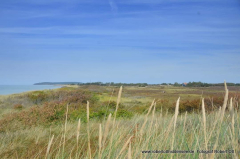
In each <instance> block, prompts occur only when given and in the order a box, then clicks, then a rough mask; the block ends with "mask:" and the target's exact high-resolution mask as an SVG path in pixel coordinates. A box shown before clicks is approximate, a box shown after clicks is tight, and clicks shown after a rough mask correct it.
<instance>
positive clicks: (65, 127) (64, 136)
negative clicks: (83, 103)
mask: <svg viewBox="0 0 240 159" xmlns="http://www.w3.org/2000/svg"><path fill="white" fill-rule="evenodd" d="M67 117H68V104H67V111H66V118H65V125H64V133H63V153H64V149H65V142H66V131H67Z"/></svg>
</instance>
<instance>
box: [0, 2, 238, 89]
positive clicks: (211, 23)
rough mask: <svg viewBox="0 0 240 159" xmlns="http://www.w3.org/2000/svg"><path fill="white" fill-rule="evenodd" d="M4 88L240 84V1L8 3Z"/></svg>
mask: <svg viewBox="0 0 240 159" xmlns="http://www.w3.org/2000/svg"><path fill="white" fill-rule="evenodd" d="M0 19H1V21H0V75H1V78H0V84H33V83H36V82H44V81H49V82H54V81H63V82H64V81H79V82H95V81H102V82H127V83H130V82H134V83H135V82H147V83H163V82H168V83H173V82H189V81H202V82H210V83H218V82H223V81H224V80H226V81H227V82H235V83H240V1H239V0H118V1H117V0H8V1H1V5H0Z"/></svg>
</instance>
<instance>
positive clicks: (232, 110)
mask: <svg viewBox="0 0 240 159" xmlns="http://www.w3.org/2000/svg"><path fill="white" fill-rule="evenodd" d="M232 101H233V99H232V98H231V100H230V113H231V117H232V123H231V126H232V131H233V136H235V133H234V132H235V130H234V108H233V104H232V103H233V102H232Z"/></svg>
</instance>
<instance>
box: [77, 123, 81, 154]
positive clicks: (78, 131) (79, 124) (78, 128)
mask: <svg viewBox="0 0 240 159" xmlns="http://www.w3.org/2000/svg"><path fill="white" fill-rule="evenodd" d="M80 127H81V120H80V119H78V126H77V151H78V141H79V135H80Z"/></svg>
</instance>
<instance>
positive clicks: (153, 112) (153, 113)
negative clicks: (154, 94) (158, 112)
mask: <svg viewBox="0 0 240 159" xmlns="http://www.w3.org/2000/svg"><path fill="white" fill-rule="evenodd" d="M155 109H156V102H155V103H154V107H153V111H152V120H151V123H150V128H149V130H148V134H149V133H150V132H151V130H152V125H153V120H154V115H155Z"/></svg>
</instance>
